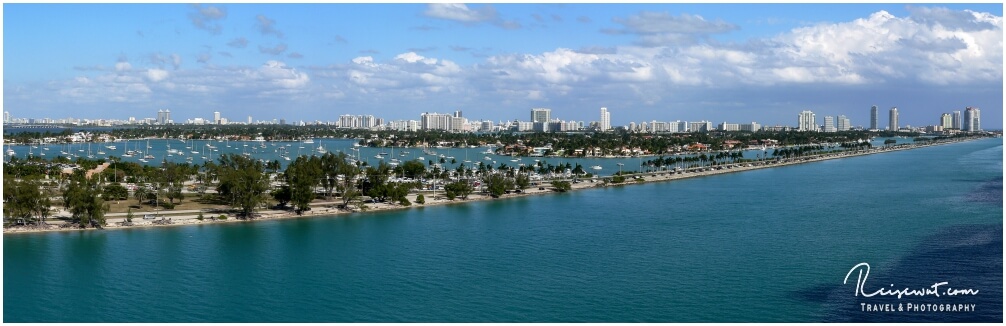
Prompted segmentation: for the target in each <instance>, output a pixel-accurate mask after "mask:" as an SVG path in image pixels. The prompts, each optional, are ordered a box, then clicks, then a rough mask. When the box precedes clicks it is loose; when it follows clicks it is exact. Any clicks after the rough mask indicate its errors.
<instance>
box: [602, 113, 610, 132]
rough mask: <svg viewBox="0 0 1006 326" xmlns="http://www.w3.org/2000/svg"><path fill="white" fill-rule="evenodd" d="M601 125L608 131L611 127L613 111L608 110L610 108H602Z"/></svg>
mask: <svg viewBox="0 0 1006 326" xmlns="http://www.w3.org/2000/svg"><path fill="white" fill-rule="evenodd" d="M600 127H601V131H608V129H611V113H610V112H608V108H601V121H600Z"/></svg>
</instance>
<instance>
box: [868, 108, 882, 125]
mask: <svg viewBox="0 0 1006 326" xmlns="http://www.w3.org/2000/svg"><path fill="white" fill-rule="evenodd" d="M877 115H878V112H877V106H876V105H874V106H873V107H870V129H874V130H876V129H877V128H878V127H879V126H880V123H878V121H877Z"/></svg>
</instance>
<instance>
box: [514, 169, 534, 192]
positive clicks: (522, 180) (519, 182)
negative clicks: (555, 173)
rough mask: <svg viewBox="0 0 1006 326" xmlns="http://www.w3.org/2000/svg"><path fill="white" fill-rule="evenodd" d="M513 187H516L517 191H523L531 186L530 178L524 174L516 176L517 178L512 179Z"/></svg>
mask: <svg viewBox="0 0 1006 326" xmlns="http://www.w3.org/2000/svg"><path fill="white" fill-rule="evenodd" d="M514 185H515V186H517V189H520V190H522V191H523V190H524V189H527V187H530V186H531V177H529V176H528V175H527V174H524V173H520V174H517V177H516V178H514Z"/></svg>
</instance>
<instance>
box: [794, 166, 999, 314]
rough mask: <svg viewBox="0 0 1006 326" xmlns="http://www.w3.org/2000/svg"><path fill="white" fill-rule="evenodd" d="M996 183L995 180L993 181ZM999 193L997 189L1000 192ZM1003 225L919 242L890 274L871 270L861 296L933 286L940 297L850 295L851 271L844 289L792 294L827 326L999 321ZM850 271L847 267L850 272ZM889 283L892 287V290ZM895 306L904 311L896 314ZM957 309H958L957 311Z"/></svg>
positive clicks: (957, 229)
mask: <svg viewBox="0 0 1006 326" xmlns="http://www.w3.org/2000/svg"><path fill="white" fill-rule="evenodd" d="M999 182H1000V183H1001V182H1002V181H1001V179H1000V181H999ZM1000 189H1001V188H1000ZM1000 196H1001V192H1000ZM1002 235H1003V226H1002V224H991V225H959V226H953V227H949V228H947V229H945V230H943V231H941V232H938V233H936V234H933V235H931V236H929V237H928V238H926V239H925V241H923V242H922V243H921V245H919V246H918V247H917V248H915V249H914V250H913V251H912V253H911V254H909V255H908V256H906V257H904V258H902V259H900V260H898V261H897V262H896V263H895V264H894V265H893V269H888V270H880V269H877V268H873V269H871V271H870V274H869V278H868V279H867V281H866V282H865V286H864V291H865V292H867V293H870V292H874V291H876V290H877V289H880V288H882V287H883V288H887V289H889V290H891V289H898V290H900V289H905V288H908V289H929V288H931V287H932V286H933V285H934V284H935V283H939V282H948V284H947V285H943V286H940V287H939V291H938V292H939V293H940V296H939V297H936V296H934V295H927V296H913V295H905V296H903V297H902V298H901V299H898V298H897V296H881V295H877V296H873V297H870V298H865V297H863V296H855V295H854V290H855V283H856V275H857V273H856V272H853V274H852V275H851V276H850V277H849V284H847V285H843V284H841V280H837V281H836V282H835V285H818V286H813V287H810V288H807V289H805V290H802V291H800V292H798V293H794V294H793V295H794V296H796V297H798V298H801V299H803V300H806V301H810V302H815V303H819V304H821V305H822V307H824V310H825V311H824V313H823V314H822V319H823V320H822V321H827V322H997V321H1001V320H1002V316H1003V301H1002V298H1003V292H1002V288H1003V274H1002V270H1003V237H1002ZM851 267H852V266H850V268H851ZM891 284H894V286H893V287H892V286H891ZM948 289H954V290H964V289H974V290H978V293H977V294H976V295H947V294H946V290H948ZM864 303H865V304H868V305H874V306H877V305H885V304H891V306H892V307H893V309H894V311H892V312H886V311H881V312H876V311H864V306H863V305H862V304H864ZM908 304H913V305H930V304H932V305H944V306H946V305H954V306H958V305H967V306H969V307H970V305H972V304H974V305H975V306H974V311H967V312H960V311H958V312H953V311H932V310H928V309H927V311H921V309H919V310H915V311H908V310H907V309H908ZM899 305H902V306H904V307H905V309H906V310H905V311H898V309H899ZM958 307H960V306H958Z"/></svg>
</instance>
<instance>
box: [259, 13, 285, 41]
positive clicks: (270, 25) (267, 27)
mask: <svg viewBox="0 0 1006 326" xmlns="http://www.w3.org/2000/svg"><path fill="white" fill-rule="evenodd" d="M255 26H256V27H258V30H259V32H262V35H269V34H272V35H276V37H279V38H283V32H280V31H279V30H277V29H276V21H275V20H272V19H269V17H266V16H265V15H258V16H255Z"/></svg>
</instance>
